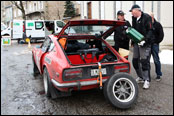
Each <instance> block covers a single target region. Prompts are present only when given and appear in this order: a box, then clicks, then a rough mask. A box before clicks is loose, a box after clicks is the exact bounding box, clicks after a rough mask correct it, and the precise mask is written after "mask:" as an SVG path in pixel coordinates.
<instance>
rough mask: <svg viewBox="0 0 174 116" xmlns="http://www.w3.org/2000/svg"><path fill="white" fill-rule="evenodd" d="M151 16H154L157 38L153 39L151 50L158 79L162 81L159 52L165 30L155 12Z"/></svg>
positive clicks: (154, 28)
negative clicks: (156, 18) (157, 19)
mask: <svg viewBox="0 0 174 116" xmlns="http://www.w3.org/2000/svg"><path fill="white" fill-rule="evenodd" d="M150 16H151V17H152V24H153V33H154V35H155V39H154V40H153V43H152V47H151V52H152V56H153V59H154V64H155V71H156V74H157V77H156V80H157V81H160V80H161V76H162V72H161V63H160V58H159V55H158V53H159V43H160V42H161V41H162V40H163V37H164V32H163V27H162V25H161V24H160V23H159V22H157V21H156V20H155V18H154V14H153V13H151V14H150Z"/></svg>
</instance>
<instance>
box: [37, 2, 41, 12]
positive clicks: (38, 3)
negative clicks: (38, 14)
mask: <svg viewBox="0 0 174 116" xmlns="http://www.w3.org/2000/svg"><path fill="white" fill-rule="evenodd" d="M40 2H41V1H38V2H37V5H38V10H40Z"/></svg>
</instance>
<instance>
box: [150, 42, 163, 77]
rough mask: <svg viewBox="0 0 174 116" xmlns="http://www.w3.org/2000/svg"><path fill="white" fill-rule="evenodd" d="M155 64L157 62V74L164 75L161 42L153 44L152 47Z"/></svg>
mask: <svg viewBox="0 0 174 116" xmlns="http://www.w3.org/2000/svg"><path fill="white" fill-rule="evenodd" d="M151 52H152V56H153V60H154V64H155V71H156V74H157V76H162V72H161V62H160V58H159V44H153V45H152V48H151Z"/></svg>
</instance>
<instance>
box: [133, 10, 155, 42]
mask: <svg viewBox="0 0 174 116" xmlns="http://www.w3.org/2000/svg"><path fill="white" fill-rule="evenodd" d="M132 27H133V28H134V29H136V30H137V31H138V32H140V33H141V34H142V35H143V36H144V37H145V38H144V40H145V45H151V44H152V42H153V40H154V35H153V25H152V18H151V16H149V15H148V14H146V13H143V12H142V14H141V17H140V19H139V20H138V21H137V18H135V17H133V16H132Z"/></svg>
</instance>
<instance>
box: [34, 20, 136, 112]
mask: <svg viewBox="0 0 174 116" xmlns="http://www.w3.org/2000/svg"><path fill="white" fill-rule="evenodd" d="M124 23H125V22H120V21H115V20H75V21H69V22H68V23H67V24H66V25H65V26H64V27H63V29H62V30H61V32H60V33H59V34H57V35H56V34H55V35H53V34H52V35H49V36H47V37H45V41H44V42H43V44H42V45H41V46H36V47H34V48H33V50H32V59H33V72H34V76H35V75H37V74H38V73H40V74H41V75H43V81H44V88H45V94H46V96H47V97H51V98H57V97H63V96H69V95H71V91H77V90H88V89H93V88H99V87H100V88H101V89H103V92H104V96H105V97H106V99H107V100H108V101H109V102H110V103H111V104H112V105H113V106H115V107H118V108H122V109H125V108H130V107H131V106H132V105H133V104H134V103H135V102H136V100H137V97H138V86H137V83H136V81H135V79H134V78H133V77H132V76H131V75H130V74H129V73H130V63H129V61H128V60H126V59H125V58H124V57H121V56H120V55H119V54H118V53H117V51H116V50H115V49H114V48H113V47H112V46H110V45H109V44H108V43H107V42H106V41H105V39H107V37H108V36H109V35H108V33H111V32H112V31H114V29H115V28H117V27H118V26H120V25H122V24H124Z"/></svg>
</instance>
